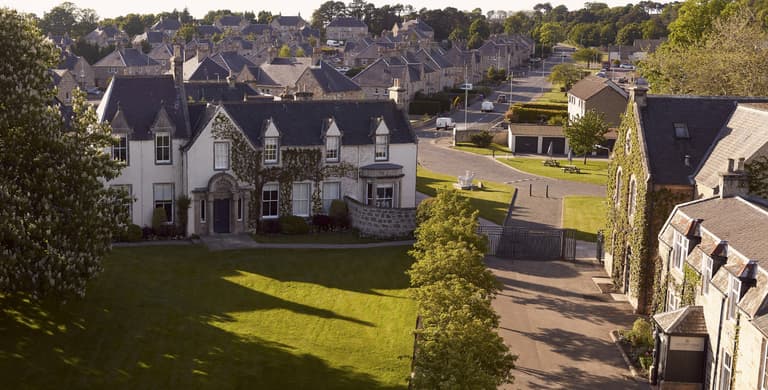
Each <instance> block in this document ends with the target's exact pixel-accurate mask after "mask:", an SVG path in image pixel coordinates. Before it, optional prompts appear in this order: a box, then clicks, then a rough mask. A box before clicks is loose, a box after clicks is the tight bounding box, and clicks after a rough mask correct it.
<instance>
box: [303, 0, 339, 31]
mask: <svg viewBox="0 0 768 390" xmlns="http://www.w3.org/2000/svg"><path fill="white" fill-rule="evenodd" d="M346 14H347V6H346V5H345V4H344V2H342V1H333V0H328V1H326V2H325V3H323V4H320V8H318V9H316V10H315V12H313V13H312V23H311V24H312V27H314V28H317V29H321V30H325V26H327V25H328V23H330V22H331V20H333V19H334V18H336V17H338V16H344V15H346Z"/></svg>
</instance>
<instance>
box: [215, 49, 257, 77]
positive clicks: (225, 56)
mask: <svg viewBox="0 0 768 390" xmlns="http://www.w3.org/2000/svg"><path fill="white" fill-rule="evenodd" d="M211 59H213V60H214V61H216V63H217V64H219V65H221V66H222V67H223V68H226V69H227V70H231V71H232V72H233V73H240V71H241V70H243V67H246V66H254V65H255V64H254V63H253V62H251V61H249V60H248V59H247V58H245V57H243V56H241V55H240V54H238V53H237V52H236V51H222V52H218V53H216V54H214V55H212V56H211Z"/></svg>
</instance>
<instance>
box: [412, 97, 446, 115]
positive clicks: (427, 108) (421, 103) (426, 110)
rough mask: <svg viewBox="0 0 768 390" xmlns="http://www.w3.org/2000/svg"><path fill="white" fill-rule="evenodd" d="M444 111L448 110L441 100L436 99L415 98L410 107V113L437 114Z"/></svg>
mask: <svg viewBox="0 0 768 390" xmlns="http://www.w3.org/2000/svg"><path fill="white" fill-rule="evenodd" d="M443 111H447V110H443V109H442V105H441V104H440V102H439V101H434V100H414V101H412V102H411V104H410V106H409V108H408V113H409V114H411V115H422V114H429V115H435V114H438V113H440V112H443Z"/></svg>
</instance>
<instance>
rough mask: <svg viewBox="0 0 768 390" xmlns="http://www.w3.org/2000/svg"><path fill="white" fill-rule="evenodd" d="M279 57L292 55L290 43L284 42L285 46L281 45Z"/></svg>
mask: <svg viewBox="0 0 768 390" xmlns="http://www.w3.org/2000/svg"><path fill="white" fill-rule="evenodd" d="M277 56H278V57H290V56H291V48H290V47H288V45H286V44H283V46H281V47H280V50H279V51H278V52H277Z"/></svg>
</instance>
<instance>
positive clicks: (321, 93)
mask: <svg viewBox="0 0 768 390" xmlns="http://www.w3.org/2000/svg"><path fill="white" fill-rule="evenodd" d="M294 91H296V92H297V93H298V92H302V93H304V94H305V95H304V96H307V95H306V93H311V94H312V95H311V97H312V99H316V100H361V99H363V90H362V89H361V88H360V86H359V85H357V84H355V82H354V81H352V80H351V79H350V78H349V77H347V76H345V75H343V74H341V72H339V71H338V70H336V69H335V68H334V67H333V66H332V65H331V64H329V63H327V62H325V61H318V62H317V63H316V64H314V65H311V66H309V67H308V68H306V69H304V72H303V73H302V74H301V76H299V78H298V79H297V80H296V83H295V88H294ZM297 96H298V95H297Z"/></svg>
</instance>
